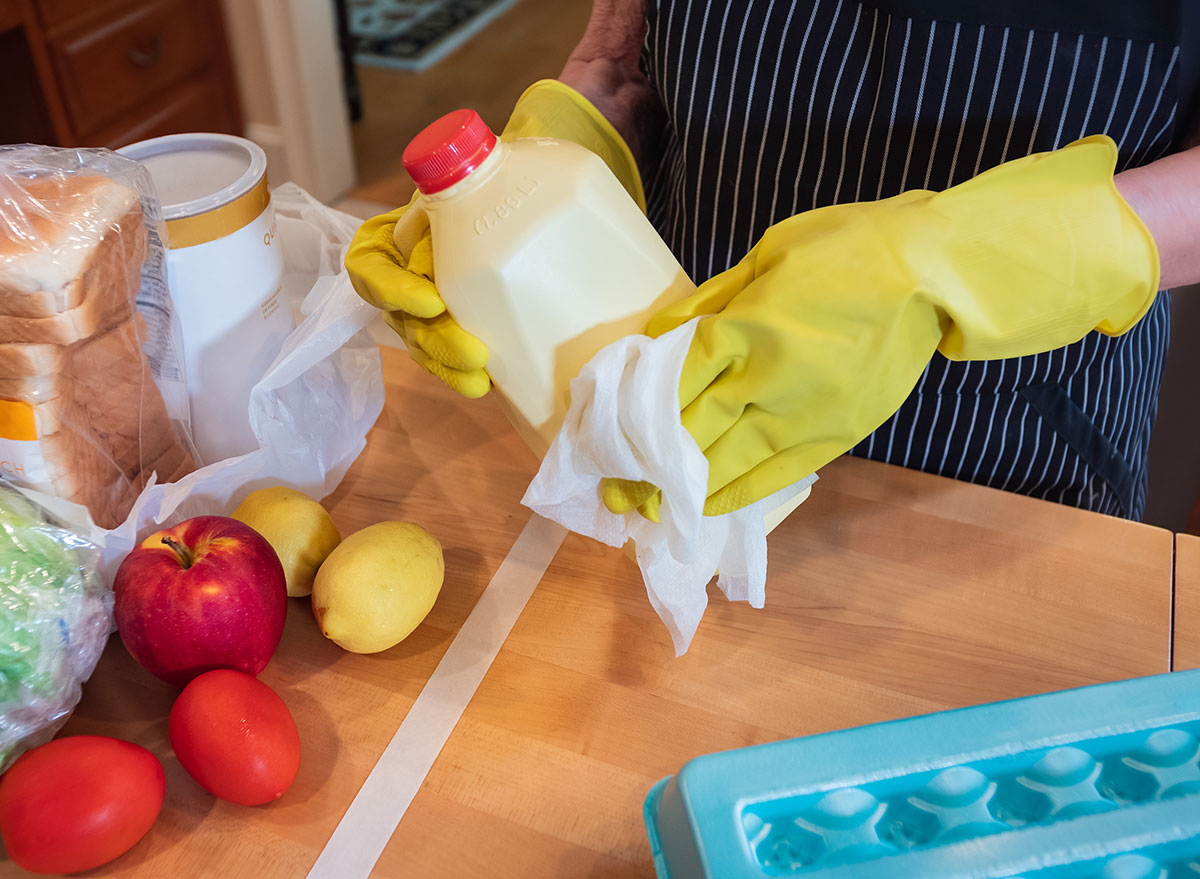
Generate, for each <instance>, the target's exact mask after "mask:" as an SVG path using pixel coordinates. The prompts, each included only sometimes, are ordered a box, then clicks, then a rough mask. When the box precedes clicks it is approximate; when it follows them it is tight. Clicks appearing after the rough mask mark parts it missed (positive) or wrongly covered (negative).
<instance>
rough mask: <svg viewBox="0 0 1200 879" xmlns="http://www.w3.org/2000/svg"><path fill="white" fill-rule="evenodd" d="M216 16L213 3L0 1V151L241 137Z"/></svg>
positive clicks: (215, 1) (186, 0)
mask: <svg viewBox="0 0 1200 879" xmlns="http://www.w3.org/2000/svg"><path fill="white" fill-rule="evenodd" d="M221 14H222V13H221V7H220V2H219V0H0V76H3V77H4V81H5V82H7V83H8V84H9V85H8V87H7V88H5V89H4V90H3V92H2V93H0V142H3V143H20V142H25V141H29V142H33V143H52V144H55V145H58V146H106V147H111V148H116V147H119V146H124V145H125V144H127V143H132V142H133V141H136V140H142V139H145V138H148V137H157V136H158V135H161V134H173V133H177V132H182V131H221V132H227V133H230V134H240V133H241V127H242V122H241V113H240V110H239V107H238V101H237V93H236V86H235V84H234V78H233V71H232V69H231V65H230V61H229V49H228V45H227V42H226V36H225V25H224V21H223V20H222V18H221ZM18 84H19V85H18Z"/></svg>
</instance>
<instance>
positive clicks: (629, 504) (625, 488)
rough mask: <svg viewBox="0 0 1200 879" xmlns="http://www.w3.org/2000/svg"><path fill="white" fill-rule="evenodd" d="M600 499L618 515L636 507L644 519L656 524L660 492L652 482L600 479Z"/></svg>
mask: <svg viewBox="0 0 1200 879" xmlns="http://www.w3.org/2000/svg"><path fill="white" fill-rule="evenodd" d="M600 499H601V500H602V501H603V502H604V506H606V507H608V509H609V512H612V513H616V514H617V515H618V516H620V515H623V514H625V513H628V512H630V511H631V510H634V509H636V510H637V511H638V513H639V514H640V515H641V516H642V517H643V518H645V519H649V520H650V521H651V522H654V523H655V524H657V523H658V522H659V515H658V510H659V507H660V506H661V505H662V492H661V491H659V490H658V488H656V487H655V486H654V485H653V484H652V483H649V482H639V481H636V480H632V479H615V478H610V479H602V480H600Z"/></svg>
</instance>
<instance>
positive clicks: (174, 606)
mask: <svg viewBox="0 0 1200 879" xmlns="http://www.w3.org/2000/svg"><path fill="white" fill-rule="evenodd" d="M113 589H114V591H115V592H116V608H115V615H116V620H117V631H118V632H120V633H121V640H122V641H124V642H125V647H126V648H127V649H128V650H129V652H130V653H131V654H132V655H133V658H134V659H136V660H137V661H138V662H139V663H141V665H142V666H143V667H144V668H145V669H146V670H147V671H149V672H151V673H152V674H155V675H157V676H158V677H160V678H162V679H163V680H164V681H167V682H168V683H171V684H174V685H175V686H178V687H182V686H183V685H184V684H186V683H187V682H188V681H190V680H191V679H192V678H194V677H196V676H197V675H199V674H203V673H204V672H206V671H210V670H211V669H215V668H233V669H237V670H238V671H242V672H245V673H246V674H249V675H257V674H258V673H259V672H261V671H262V670H263V669H264V668H265V667H266V665H267V662H268V661H269V660H270V659H271V654H273V653H274V652H275V648H276V647H277V646H279V638H280V636H281V635H282V634H283V621H284V617H285V616H286V614H287V586H286V584H285V581H284V575H283V566H282V565H281V564H280V563H279V557H278V556H277V555H276V554H275V550H273V549H272V548H271V544H269V543H267V541H266V538H264V537H262V536H261V535H260V534H259V533H258V532H257V531H255V530H254V529H253V528H251V527H250V526H249V525H244V524H242V523H241V522H239V521H237V520H236V519H228V518H226V517H224V516H197V517H196V518H194V519H188V520H187V521H186V522H181V523H180V524H178V525H176V526H175V527H174V528H168V529H167V530H165V531H159V532H156V533H154V534H151V535H150V536H149V537H147V538H146V539H145V540H143V541H142V543H141V545H140V546H138V547H137V548H136V549H134V550H133V552H131V553H129V555H128V556H126V557H125V560H124V561H123V562H121V567H120V568H118V569H117V576H116V580H115V582H114V583H113Z"/></svg>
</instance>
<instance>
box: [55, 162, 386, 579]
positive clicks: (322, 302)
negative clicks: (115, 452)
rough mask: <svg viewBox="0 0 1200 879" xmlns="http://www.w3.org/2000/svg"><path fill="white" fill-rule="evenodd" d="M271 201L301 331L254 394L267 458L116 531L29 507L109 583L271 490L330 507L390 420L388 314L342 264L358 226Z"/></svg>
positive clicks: (140, 504)
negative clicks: (74, 536)
mask: <svg viewBox="0 0 1200 879" xmlns="http://www.w3.org/2000/svg"><path fill="white" fill-rule="evenodd" d="M271 198H272V201H273V204H274V207H275V215H276V222H277V225H278V238H277V240H278V241H279V242H281V244H282V246H283V258H284V280H283V291H282V298H283V301H284V303H285V305H286V307H292V308H295V309H297V310H298V312H299V314H300V315H301V317H302V319H301V320H300V322H299V323H298V325H297V327H296V329H295V330H294V331H293V332H292V334H291V335H290V336H288V338H287V340H286V341H285V343H284V345H283V350H282V351H281V352H280V354H279V356H278V357H277V358H276V359H275V362H274V363H273V364H272V365H271V366H270V368H269V369H268V370H267V372H266V374H265V375H264V376H263V377H262V379H261V380H260V381H259V382H258V384H257V385H256V386H255V387H254V389H253V391H252V392H251V395H250V422H251V424H252V426H253V428H254V433H255V436H256V437H257V438H258V442H259V448H258V449H257V450H256V451H253V452H250V453H248V454H245V455H242V456H240V457H237V458H229V459H226V460H224V461H218V462H216V463H213V464H209V465H208V466H206V467H203V468H201V469H199V470H196V471H195V472H193V473H190V474H188V475H187V476H185V477H183V478H182V479H180V480H179V481H178V482H174V483H169V484H164V485H159V484H155V483H151V484H150V485H148V486H147V487H146V488H145V490H144V491H142V493H141V494H140V495H139V496H138V499H137V501H136V502H135V504H134V506H133V509H132V510H131V512H130V514H129V516H128V517H127V518H126V520H125V521H124V522H123V523H122V524H121V525H120V526H118V527H117V528H114V529H112V530H109V531H103V530H102V529H99V528H97V527H96V526H95V525H93V524H92V522H91V519H90V517H89V516H88V514H87V511H86V510H85V509H84V508H82V507H79V506H77V505H75V504H71V503H68V502H66V501H63V500H61V499H59V498H54V497H49V496H45V495H40V494H32V495H31V496H32V497H35V499H36V500H38V502H39V503H41V504H42V505H43V506H45V507H46V508H47V509H48V510H52V511H53V512H54V514H55V515H56V516H57V517H58V518H59V519H60V520H62V521H63V522H65V523H67V524H69V525H70V526H71V527H72V528H73V530H75V531H77V532H79V533H81V534H86V535H88V537H89V539H91V540H92V541H93V542H94V543H95V544H96V545H98V546H99V547H101V550H102V562H101V572H102V574H103V575H104V576H105V577H106V579H108V581H109V582H111V577H112V574H113V573H114V572H115V570H116V567H117V566H118V565H119V564H120V562H121V559H122V558H124V556H125V555H126V554H127V553H128V552H129V551H130V550H131V549H132V548H133V546H134V545H135V544H136V542H137V540H138V537H139V535H141V536H144V535H145V533H146V532H147V531H149V530H156V529H158V528H160V527H165V526H169V525H171V524H174V523H176V522H179V521H182V520H183V519H186V518H189V517H191V516H196V515H202V514H208V515H212V514H226V515H227V514H228V513H229V512H231V511H232V510H233V509H234V508H235V507H236V506H237V505H238V504H239V503H240V502H241V500H242V499H243V498H244V497H245V496H246V495H247V494H249V493H250V492H252V491H254V490H255V489H258V488H263V487H265V486H268V485H287V486H291V487H293V488H296V489H298V490H300V491H303V492H305V493H306V494H309V495H311V496H312V497H314V498H317V499H320V498H323V497H325V496H326V495H327V494H329V493H330V492H332V491H333V490H334V489H335V488H336V487H337V485H338V483H339V482H341V480H342V477H343V476H345V473H346V470H347V469H349V467H350V465H351V464H352V463H353V462H354V460H355V458H357V457H358V455H359V454H360V453H361V452H362V450H363V448H364V446H365V445H366V436H367V432H368V431H369V430H370V429H371V426H372V425H373V424H374V423H375V420H376V419H377V418H378V417H379V413H380V412H381V411H382V410H383V399H384V390H383V364H382V360H381V358H380V354H379V348H378V346H377V345H376V343H375V342H374V341H373V340H372V339H371V336H370V334H369V333H368V332H367V330H366V327H367V325H368V324H369V323H370V322H371V320H372V319H373V318H375V317H376V315H377V314H378V312H377V311H376V309H374V308H373V307H371V306H370V305H367V304H366V303H365V302H363V301H362V300H361V299H360V298H359V297H358V295H357V294H356V293H355V292H354V289H353V288H352V287H351V286H350V280H349V277H348V276H347V274H346V271H345V268H344V266H343V264H342V260H343V257H344V254H345V251H346V247H347V246H348V245H349V243H350V239H351V238H352V237H353V235H354V232H355V230H356V229H357V228H358V226H359V220H358V219H356V218H355V217H352V216H350V215H348V214H343V213H341V212H340V211H336V210H333V209H332V208H329V207H327V206H325V205H323V204H321V203H320V202H318V201H317V200H316V199H314V198H313V197H312V196H310V195H309V194H308V193H307V192H305V191H304V190H302V189H301V188H300V187H298V186H296V185H295V184H292V183H285V184H283V185H281V186H279V187H278V188H276V189H275V190H274V191H273V192H272V194H271Z"/></svg>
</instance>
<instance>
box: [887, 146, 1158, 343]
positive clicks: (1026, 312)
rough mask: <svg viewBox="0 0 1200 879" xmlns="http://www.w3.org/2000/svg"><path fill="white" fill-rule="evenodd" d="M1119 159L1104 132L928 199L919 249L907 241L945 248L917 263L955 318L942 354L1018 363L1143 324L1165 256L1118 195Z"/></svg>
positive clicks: (912, 258) (1008, 164)
mask: <svg viewBox="0 0 1200 879" xmlns="http://www.w3.org/2000/svg"><path fill="white" fill-rule="evenodd" d="M1116 162H1117V146H1116V144H1115V143H1113V141H1112V140H1111V139H1110V138H1108V137H1106V136H1104V135H1095V136H1092V137H1088V138H1084V139H1083V140H1079V141H1076V142H1074V143H1072V144H1069V145H1067V146H1065V147H1063V148H1062V149H1059V150H1055V151H1053V152H1048V153H1038V154H1035V155H1032V156H1026V157H1024V158H1021V159H1015V160H1013V161H1010V162H1006V163H1004V164H1003V165H999V166H997V167H995V168H992V169H991V170H989V171H985V172H984V173H982V174H980V175H979V176H977V177H975V178H973V179H971V180H968V181H966V182H965V183H961V184H959V185H958V186H954V187H951V188H950V189H947V190H946V191H944V192H941V193H937V194H933V195H930V196H929V197H928V198H927V199H925V200H924V202H923V204H921V205H920V207H919V208H918V211H919V213H920V215H921V220H919V221H917V222H915V223H914V222H910V223H909V224H908V226H909V231H910V233H916V234H917V235H919V239H920V240H918V239H917V237H916V236H915V235H914V234H909V235H908V236H907V239H906V240H907V242H908V248H912V249H915V250H918V251H919V250H921V249H922V246H923V245H924V246H925V247H928V243H929V242H931V241H932V242H936V247H935V248H934V249H935V250H936V253H924V254H916V255H915V256H914V255H913V254H909V255H908V256H909V263H910V265H914V266H920V267H921V269H922V271H921V275H922V277H923V280H924V281H925V284H926V286H927V287H928V292H930V293H932V294H933V296H934V297H935V298H936V299H938V300H940V301H941V302H942V303H943V304H944V305H945V306H946V307H947V310H948V312H949V313H950V315H951V317H952V318H953V325H952V326H951V327H950V328H949V331H948V332H947V333H946V335H945V337H944V338H943V339H942V342H941V344H940V345H939V346H938V350H939V351H941V352H942V354H944V355H945V356H947V357H949V358H951V359H954V360H989V359H995V358H1002V357H1018V356H1023V355H1027V354H1034V353H1038V352H1041V351H1048V350H1051V349H1053V348H1058V347H1061V346H1062V345H1066V344H1069V343H1071V342H1075V341H1078V340H1079V339H1081V338H1083V336H1085V335H1086V334H1087V333H1089V332H1091V331H1093V330H1098V331H1100V332H1102V333H1106V334H1108V335H1118V334H1120V333H1123V332H1125V331H1126V330H1128V329H1130V328H1131V327H1132V326H1133V325H1134V324H1136V323H1137V322H1138V320H1140V319H1141V318H1142V316H1143V315H1144V314H1145V313H1146V311H1147V310H1148V309H1149V308H1150V306H1151V305H1152V304H1153V302H1154V297H1155V295H1156V293H1157V290H1158V282H1159V258H1158V249H1157V247H1156V246H1155V243H1154V239H1153V237H1152V236H1151V235H1150V232H1149V230H1147V228H1146V226H1145V224H1143V223H1142V221H1141V219H1140V218H1139V217H1138V216H1137V214H1136V213H1134V211H1133V209H1132V208H1130V206H1129V205H1128V204H1127V203H1126V201H1125V199H1124V198H1122V197H1121V195H1120V193H1119V192H1118V191H1117V188H1116V185H1115V184H1114V182H1113V173H1114V170H1115V168H1116ZM922 221H923V222H922ZM914 227H915V228H914ZM908 248H906V249H908Z"/></svg>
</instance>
